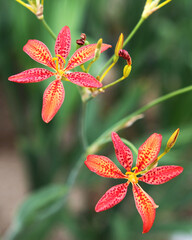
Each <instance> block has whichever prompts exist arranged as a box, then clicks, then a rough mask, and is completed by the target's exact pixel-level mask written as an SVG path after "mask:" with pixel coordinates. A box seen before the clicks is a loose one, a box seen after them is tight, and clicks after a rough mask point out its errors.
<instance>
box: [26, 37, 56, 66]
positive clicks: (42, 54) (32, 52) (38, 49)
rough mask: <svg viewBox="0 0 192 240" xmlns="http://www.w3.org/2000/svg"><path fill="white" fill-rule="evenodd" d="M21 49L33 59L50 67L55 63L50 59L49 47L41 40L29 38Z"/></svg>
mask: <svg viewBox="0 0 192 240" xmlns="http://www.w3.org/2000/svg"><path fill="white" fill-rule="evenodd" d="M23 51H24V52H26V53H27V54H28V55H29V56H30V57H31V58H32V59H33V60H35V61H37V62H39V63H41V64H44V65H46V66H48V67H50V68H55V63H54V61H53V60H52V56H51V53H50V51H49V49H48V48H47V46H46V45H45V44H44V43H42V42H41V41H38V40H29V41H28V42H27V44H25V46H24V47H23Z"/></svg>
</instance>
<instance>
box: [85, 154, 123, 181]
mask: <svg viewBox="0 0 192 240" xmlns="http://www.w3.org/2000/svg"><path fill="white" fill-rule="evenodd" d="M85 165H86V166H87V167H88V168H89V170H91V171H92V172H95V173H96V174H98V175H100V176H101V177H108V178H126V176H125V175H124V174H123V173H122V172H121V170H120V169H119V168H118V167H117V166H116V165H115V164H114V163H113V162H112V161H111V160H110V159H109V158H107V157H105V156H100V155H88V156H87V159H86V160H85Z"/></svg>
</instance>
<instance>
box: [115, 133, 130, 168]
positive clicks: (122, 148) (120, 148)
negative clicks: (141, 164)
mask: <svg viewBox="0 0 192 240" xmlns="http://www.w3.org/2000/svg"><path fill="white" fill-rule="evenodd" d="M111 138H112V141H113V145H114V148H115V154H116V157H117V159H118V161H119V162H120V164H121V165H122V166H123V167H124V168H125V169H126V170H127V172H129V171H131V167H132V164H133V155H132V152H131V150H130V149H129V148H128V147H127V146H126V145H125V144H124V143H123V142H122V140H121V138H120V137H119V135H118V134H117V133H115V132H112V134H111Z"/></svg>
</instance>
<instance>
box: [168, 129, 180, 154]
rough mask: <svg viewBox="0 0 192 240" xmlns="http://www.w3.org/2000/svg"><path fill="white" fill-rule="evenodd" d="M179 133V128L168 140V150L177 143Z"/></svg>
mask: <svg viewBox="0 0 192 240" xmlns="http://www.w3.org/2000/svg"><path fill="white" fill-rule="evenodd" d="M178 135H179V128H177V130H176V131H175V132H174V133H173V134H172V135H171V137H170V138H169V140H168V142H167V147H166V151H169V150H170V149H171V148H172V147H173V146H174V145H175V143H176V140H177V137H178Z"/></svg>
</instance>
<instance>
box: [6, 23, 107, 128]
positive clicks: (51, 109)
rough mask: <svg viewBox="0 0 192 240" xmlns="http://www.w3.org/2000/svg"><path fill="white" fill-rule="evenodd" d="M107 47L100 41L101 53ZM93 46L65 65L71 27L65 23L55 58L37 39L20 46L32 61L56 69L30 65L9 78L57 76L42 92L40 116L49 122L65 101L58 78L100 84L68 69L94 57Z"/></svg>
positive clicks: (27, 79)
mask: <svg viewBox="0 0 192 240" xmlns="http://www.w3.org/2000/svg"><path fill="white" fill-rule="evenodd" d="M110 47H111V45H108V44H102V46H101V52H103V51H105V50H107V49H108V48H110ZM96 48H97V44H89V45H87V46H83V47H81V48H79V49H78V50H77V51H76V52H75V53H74V54H73V55H72V57H71V58H70V59H69V61H68V64H67V66H66V67H65V59H66V58H67V56H68V55H69V52H70V49H71V34H70V29H69V27H68V26H65V27H63V28H62V29H61V31H60V33H59V35H58V37H57V39H56V42H55V55H56V57H54V58H52V56H51V53H50V51H49V49H48V48H47V46H46V45H45V44H44V43H42V42H41V41H38V40H29V41H28V42H27V44H26V45H25V46H24V47H23V51H24V52H26V53H27V54H28V55H29V56H30V57H31V58H32V59H33V60H35V61H37V62H39V63H41V64H44V65H45V66H48V67H50V68H52V69H53V70H54V71H55V72H51V71H49V70H47V69H44V68H32V69H29V70H26V71H23V72H21V73H19V74H16V75H13V76H11V77H9V78H8V79H9V80H10V81H12V82H17V83H34V82H40V81H43V80H45V79H47V78H49V77H51V76H55V77H56V79H55V80H54V81H53V82H51V83H50V84H49V86H48V87H47V89H46V90H45V92H44V95H43V107H42V118H43V120H44V121H45V122H46V123H48V122H50V121H51V120H52V118H53V117H54V116H55V114H56V113H57V111H58V110H59V108H60V107H61V105H62V103H63V101H64V97H65V90H64V87H63V84H62V82H61V80H66V81H70V82H72V83H74V84H76V85H79V86H81V87H89V88H99V87H102V84H101V83H100V82H99V81H98V80H97V79H96V78H94V77H93V76H92V75H90V74H88V73H84V72H69V71H70V70H71V69H73V68H75V67H77V66H79V65H81V64H83V63H85V62H86V61H88V60H90V59H92V58H94V56H95V50H96Z"/></svg>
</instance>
